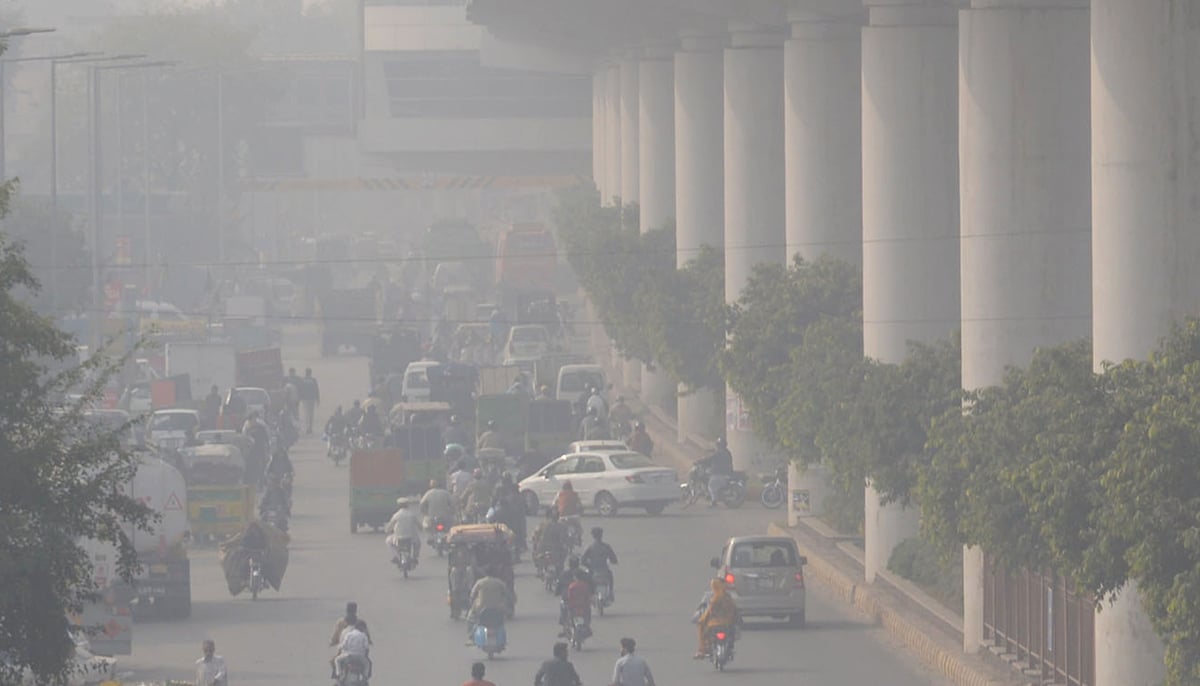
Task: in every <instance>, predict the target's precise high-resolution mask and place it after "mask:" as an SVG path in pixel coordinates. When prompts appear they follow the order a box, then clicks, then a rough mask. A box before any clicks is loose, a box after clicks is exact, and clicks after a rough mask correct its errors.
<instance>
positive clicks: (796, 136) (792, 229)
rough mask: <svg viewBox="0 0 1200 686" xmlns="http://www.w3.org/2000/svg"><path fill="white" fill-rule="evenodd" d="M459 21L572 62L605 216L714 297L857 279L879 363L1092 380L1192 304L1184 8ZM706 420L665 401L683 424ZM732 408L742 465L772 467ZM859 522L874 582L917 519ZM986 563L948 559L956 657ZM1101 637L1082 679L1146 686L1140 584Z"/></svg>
mask: <svg viewBox="0 0 1200 686" xmlns="http://www.w3.org/2000/svg"><path fill="white" fill-rule="evenodd" d="M468 16H469V18H471V20H472V21H474V22H476V23H478V24H480V25H482V26H484V27H486V29H487V30H488V32H489V33H490V34H491V35H493V36H494V37H495V39H496V41H495V47H496V49H497V50H498V51H500V52H504V53H508V54H514V55H515V54H517V53H518V52H520V51H518V50H517V49H516V48H515V47H513V46H526V49H525V54H532V53H531V52H530V50H529V49H528V46H536V48H537V55H538V58H539V59H542V60H545V61H546V64H547V65H562V64H574V65H579V64H584V65H586V69H587V70H588V71H589V73H590V74H591V76H592V84H593V88H592V96H593V107H592V113H593V115H592V122H593V128H592V132H593V133H592V143H593V145H592V163H593V176H594V178H595V181H596V184H597V186H598V187H599V189H600V191H601V194H602V197H603V198H605V199H610V200H611V201H618V200H619V201H624V202H631V201H638V202H640V203H641V205H642V208H643V219H644V223H643V227H642V228H643V229H645V228H647V227H648V226H653V225H657V224H661V223H662V222H663V221H665V220H666V219H667V218H668V217H673V218H674V219H675V220H676V224H677V259H678V263H679V264H683V263H685V262H686V261H687V260H688V259H689V258H690V257H691V256H692V255H693V254H694V252H695V250H696V249H697V248H698V247H699V246H701V245H704V244H709V245H713V246H718V247H723V248H724V250H725V284H726V297H727V299H729V300H731V301H732V300H734V299H736V298H737V297H738V294H739V293H740V289H741V287H742V286H743V285H744V283H745V281H746V279H747V278H748V276H749V274H750V273H751V270H752V269H753V267H754V265H756V264H758V263H762V262H783V261H785V260H788V259H790V258H791V256H793V255H797V254H798V255H801V256H803V257H805V258H816V257H818V256H819V255H822V254H829V255H833V256H836V257H839V258H842V259H846V260H850V261H852V262H856V263H860V264H862V266H863V279H864V293H863V318H864V346H865V349H866V352H867V354H868V355H870V356H872V357H875V358H878V359H881V360H886V361H898V360H900V359H902V358H903V356H904V354H905V348H906V346H907V344H908V342H909V341H913V340H917V341H928V340H935V339H940V338H944V337H946V336H948V335H951V333H952V332H954V331H955V330H961V333H962V348H963V361H962V365H963V368H962V371H963V383H964V386H966V387H968V388H976V387H982V386H987V385H991V384H994V383H997V382H998V381H999V380H1000V378H1001V375H1002V373H1003V371H1004V369H1005V367H1006V366H1008V365H1020V364H1025V363H1027V362H1028V361H1029V360H1030V358H1031V356H1032V354H1033V352H1034V350H1035V349H1036V348H1037V347H1038V346H1044V345H1052V344H1057V343H1060V342H1064V341H1067V340H1073V339H1078V338H1080V337H1084V336H1088V335H1091V336H1092V338H1093V342H1094V349H1095V361H1096V365H1097V367H1099V366H1100V365H1101V364H1102V363H1103V362H1104V361H1119V360H1122V359H1125V358H1129V357H1144V356H1145V355H1147V354H1148V353H1149V351H1150V350H1151V348H1152V347H1153V345H1154V344H1155V342H1156V341H1157V339H1158V338H1159V337H1160V336H1162V335H1164V334H1166V333H1167V331H1168V330H1169V327H1170V326H1171V324H1172V323H1173V322H1174V321H1177V320H1178V319H1179V318H1181V317H1182V316H1184V315H1185V314H1187V313H1194V312H1195V311H1196V310H1197V306H1198V305H1200V283H1198V281H1200V270H1197V269H1194V268H1192V265H1193V264H1194V263H1195V261H1196V259H1197V257H1198V256H1200V231H1197V230H1196V228H1195V227H1196V225H1197V220H1198V219H1200V216H1198V215H1200V200H1198V199H1197V193H1196V187H1197V182H1198V181H1200V145H1198V143H1200V141H1198V140H1197V137H1198V134H1197V131H1198V130H1200V101H1198V99H1197V98H1198V95H1200V15H1198V13H1197V10H1196V6H1195V4H1194V3H1193V2H1189V1H1188V0H1090V1H1089V0H471V1H470V2H469V5H468ZM505 46H508V47H505ZM529 67H530V68H536V65H534V64H532V63H531V64H530V65H529ZM667 93H673V97H670V98H668V97H667ZM672 198H673V202H672ZM649 378H650V379H653V375H651V376H650V377H649ZM646 381H647V379H646V378H643V383H642V387H643V395H646V394H647V392H648V391H650V392H652V393H660V394H661V393H663V392H664V391H666V392H669V390H668V389H663V388H661V385H662V384H661V382H660V381H659V382H655V381H652V382H651V383H647V382H646ZM705 402H707V403H709V406H708V407H705V406H704V404H705ZM711 402H712V399H711V398H707V399H705V398H698V397H695V396H691V397H687V398H683V399H681V403H680V411H679V420H680V424H681V427H684V429H683V430H686V429H687V428H691V429H693V430H694V429H695V427H696V426H698V425H699V424H700V423H702V422H705V421H709V420H710V418H711V417H712V416H714V414H715V413H714V408H712V407H711ZM729 402H730V409H731V411H730V412H728V413H727V415H728V416H730V417H733V418H734V419H735V421H732V422H730V424H731V425H730V426H727V428H728V429H729V435H730V441H729V442H730V445H731V449H732V450H733V453H734V455H735V459H737V460H738V461H739V462H742V463H743V464H746V463H750V462H752V461H753V460H754V459H755V457H756V455H759V454H761V453H763V452H764V450H765V449H764V448H763V447H761V446H760V445H759V443H758V442H757V441H756V440H755V439H754V437H753V434H752V432H751V431H750V430H749V429H748V427H747V428H745V429H743V428H741V423H740V422H737V421H736V417H737V414H738V409H739V408H738V406H737V400H736V398H732V399H730V401H729ZM866 514H867V528H866V559H867V564H866V575H867V579H866V580H867V581H872V580H873V578H874V576H875V573H876V572H877V571H878V570H879V569H881V568H883V567H884V566H885V565H886V563H887V560H888V557H889V555H890V553H891V551H892V549H893V548H894V547H895V545H896V544H898V543H899V542H900V541H901V540H903V539H904V538H907V537H910V536H912V535H914V534H915V533H916V518H915V515H914V514H913V513H911V512H907V511H905V510H904V509H903V508H900V507H898V506H896V505H890V504H888V505H885V504H883V503H881V502H880V500H879V498H878V497H877V496H876V494H874V493H873V492H872V491H871V490H870V488H869V486H868V492H867V513H866ZM983 564H984V561H983V553H982V552H981V551H976V550H968V551H967V552H966V555H965V562H964V588H965V597H966V600H965V606H964V627H965V629H964V648H965V649H966V650H968V651H975V650H978V649H979V648H980V646H981V645H983V644H984V642H985V635H984V624H985V622H984V605H985V603H984V592H983V577H984V574H983ZM1094 638H1095V649H1094V662H1095V679H1094V682H1095V684H1097V685H1098V686H1140V685H1142V684H1152V683H1158V681H1159V680H1160V678H1161V675H1162V648H1161V645H1159V644H1158V642H1157V639H1156V638H1155V637H1154V634H1153V631H1152V630H1151V628H1150V626H1149V624H1148V622H1147V620H1146V619H1145V617H1144V616H1143V615H1142V614H1141V612H1140V610H1139V609H1138V604H1137V602H1136V590H1135V589H1127V590H1126V591H1124V592H1123V593H1122V594H1121V596H1120V598H1119V599H1118V601H1117V603H1116V604H1115V605H1113V606H1112V607H1106V608H1105V609H1104V611H1103V612H1100V613H1098V614H1097V616H1096V618H1095V635H1094Z"/></svg>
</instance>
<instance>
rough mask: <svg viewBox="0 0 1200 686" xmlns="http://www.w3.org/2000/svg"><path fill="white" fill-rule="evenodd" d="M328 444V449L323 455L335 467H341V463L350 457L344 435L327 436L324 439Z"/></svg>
mask: <svg viewBox="0 0 1200 686" xmlns="http://www.w3.org/2000/svg"><path fill="white" fill-rule="evenodd" d="M325 440H326V441H327V442H328V443H329V447H328V448H327V449H326V450H325V454H326V455H327V456H328V457H329V459H331V460H333V465H334V466H335V467H337V466H341V464H342V461H343V460H345V459H346V458H347V457H350V443H349V440H348V439H347V438H346V434H344V433H343V434H339V435H337V436H328V437H326V439H325Z"/></svg>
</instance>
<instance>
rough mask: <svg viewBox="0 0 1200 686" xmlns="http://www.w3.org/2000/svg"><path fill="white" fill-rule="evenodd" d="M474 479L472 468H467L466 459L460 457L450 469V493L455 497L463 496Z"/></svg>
mask: <svg viewBox="0 0 1200 686" xmlns="http://www.w3.org/2000/svg"><path fill="white" fill-rule="evenodd" d="M473 479H474V477H472V476H471V470H470V469H468V468H467V464H466V461H465V460H462V459H460V460H459V461H458V462H457V463H455V465H454V468H453V469H452V470H451V471H450V481H449V484H450V488H449V490H450V495H452V496H454V497H455V499H460V498H463V497H464V495H463V494H464V493H466V491H467V486H469V485H470V484H471V481H472V480H473ZM460 507H461V505H460Z"/></svg>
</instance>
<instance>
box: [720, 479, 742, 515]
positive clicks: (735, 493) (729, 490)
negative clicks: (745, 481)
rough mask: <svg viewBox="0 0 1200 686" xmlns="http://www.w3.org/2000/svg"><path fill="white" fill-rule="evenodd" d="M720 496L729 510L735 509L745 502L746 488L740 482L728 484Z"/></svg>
mask: <svg viewBox="0 0 1200 686" xmlns="http://www.w3.org/2000/svg"><path fill="white" fill-rule="evenodd" d="M722 495H723V497H722V498H721V499H722V500H723V501H724V502H725V507H728V508H729V509H731V510H736V509H737V508H739V507H741V506H742V504H743V503H745V502H746V488H745V486H742V485H741V484H729V485H728V486H726V487H725V492H724V493H723V494H722Z"/></svg>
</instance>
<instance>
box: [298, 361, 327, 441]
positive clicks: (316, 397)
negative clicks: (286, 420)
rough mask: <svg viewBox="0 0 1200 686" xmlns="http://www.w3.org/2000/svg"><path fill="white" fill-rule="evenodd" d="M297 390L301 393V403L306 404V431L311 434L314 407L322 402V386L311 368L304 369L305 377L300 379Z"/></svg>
mask: <svg viewBox="0 0 1200 686" xmlns="http://www.w3.org/2000/svg"><path fill="white" fill-rule="evenodd" d="M297 390H298V391H299V393H300V403H301V404H302V405H304V431H305V434H307V435H309V436H311V435H312V426H313V409H314V408H316V406H317V405H320V404H321V387H320V386H319V385H318V384H317V380H316V379H314V378H313V375H312V369H311V368H309V369H305V370H304V378H303V379H300V388H298V389H297Z"/></svg>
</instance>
